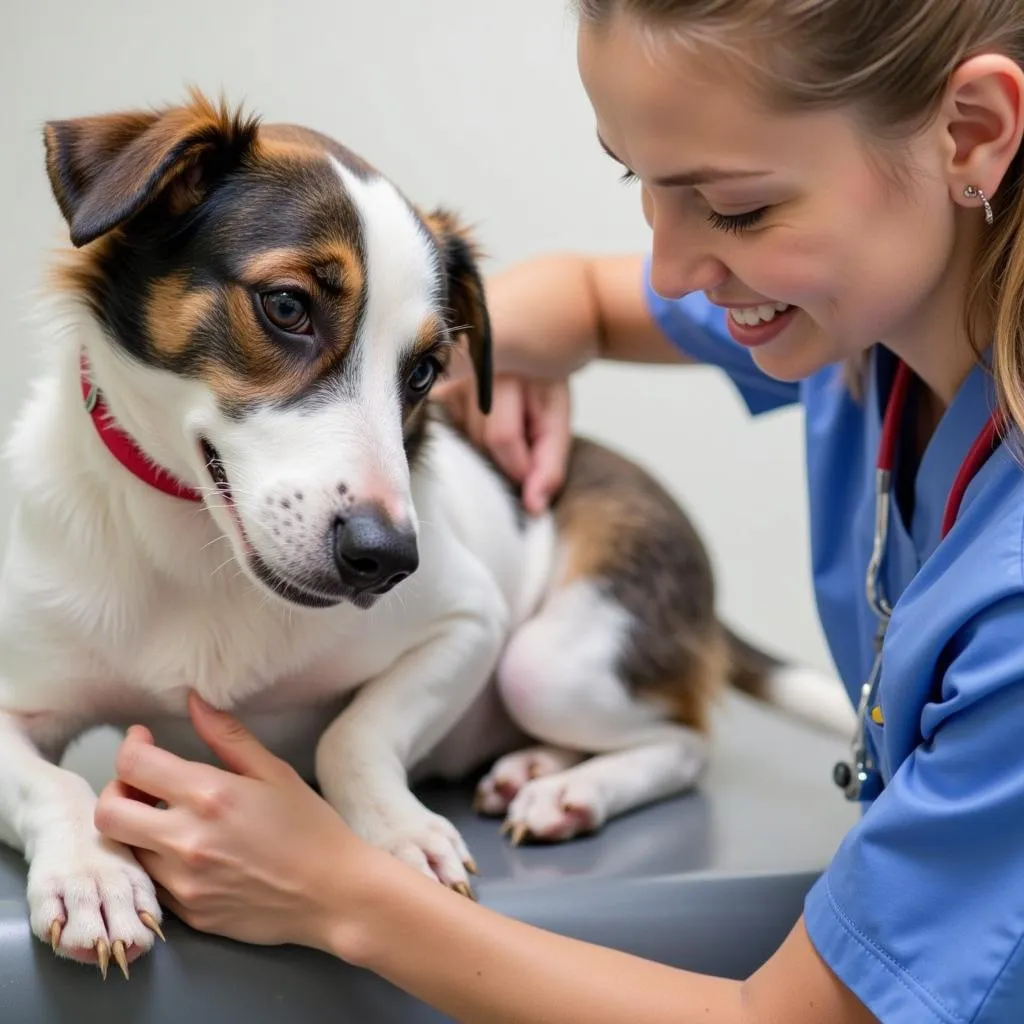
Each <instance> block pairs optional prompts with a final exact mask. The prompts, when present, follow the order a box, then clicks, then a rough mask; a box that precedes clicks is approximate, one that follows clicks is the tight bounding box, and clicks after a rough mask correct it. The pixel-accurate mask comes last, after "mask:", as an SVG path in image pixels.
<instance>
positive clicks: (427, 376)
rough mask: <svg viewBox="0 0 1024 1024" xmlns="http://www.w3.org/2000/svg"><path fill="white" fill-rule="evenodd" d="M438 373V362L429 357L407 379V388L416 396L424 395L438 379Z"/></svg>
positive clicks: (414, 368)
mask: <svg viewBox="0 0 1024 1024" xmlns="http://www.w3.org/2000/svg"><path fill="white" fill-rule="evenodd" d="M437 373H438V365H437V360H436V359H433V358H432V357H431V356H427V357H425V358H423V359H421V360H420V361H419V362H418V363H417V364H416V365H415V366H414V367H413V369H412V373H410V374H409V376H408V378H407V379H406V382H405V383H406V387H408V389H409V390H410V391H411V392H412V393H413V394H414V395H424V394H426V393H427V392H428V391H429V390H430V388H431V386H432V385H433V383H434V381H435V380H436V379H437Z"/></svg>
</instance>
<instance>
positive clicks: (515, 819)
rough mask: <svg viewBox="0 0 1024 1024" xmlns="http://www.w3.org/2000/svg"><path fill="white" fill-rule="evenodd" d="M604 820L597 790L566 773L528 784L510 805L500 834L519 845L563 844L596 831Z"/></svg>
mask: <svg viewBox="0 0 1024 1024" xmlns="http://www.w3.org/2000/svg"><path fill="white" fill-rule="evenodd" d="M605 817H606V811H605V808H604V805H603V801H602V799H601V793H600V790H599V789H598V787H597V786H596V785H595V784H594V783H593V782H592V781H590V780H588V779H587V778H586V777H580V776H578V775H574V773H572V772H565V773H559V774H555V775H548V776H546V777H544V778H537V779H533V780H531V781H530V782H527V783H526V785H524V786H523V788H522V789H520V790H519V792H518V793H517V794H516V796H515V798H514V799H513V800H512V802H511V804H509V808H508V813H507V814H506V815H505V821H504V824H503V825H502V827H501V831H502V833H503V834H506V835H509V836H511V841H512V843H513V845H516V846H518V845H519V844H520V843H521V842H523V840H524V839H538V840H541V841H543V842H564V841H565V840H567V839H572V838H574V837H575V836H579V835H584V834H586V833H588V832H596V831H597V830H598V829H599V828H600V827H601V826H602V825H603V824H604V821H605Z"/></svg>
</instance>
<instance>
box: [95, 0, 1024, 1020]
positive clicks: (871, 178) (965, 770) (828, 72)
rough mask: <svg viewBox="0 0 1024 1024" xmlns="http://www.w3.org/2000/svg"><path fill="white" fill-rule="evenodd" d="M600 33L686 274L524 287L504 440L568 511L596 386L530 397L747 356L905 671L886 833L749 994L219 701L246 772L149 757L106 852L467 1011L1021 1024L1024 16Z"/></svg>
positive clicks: (869, 696)
mask: <svg viewBox="0 0 1024 1024" xmlns="http://www.w3.org/2000/svg"><path fill="white" fill-rule="evenodd" d="M579 7H580V28H579V65H580V71H581V74H582V78H583V81H584V84H585V86H586V89H587V93H588V95H589V97H590V100H591V102H592V104H593V107H594V111H595V114H596V122H597V131H598V135H599V138H600V141H601V144H602V145H603V147H604V148H605V149H606V150H607V151H608V153H609V154H611V155H612V156H613V159H615V160H616V161H617V162H618V163H619V164H621V165H622V168H623V171H624V176H625V177H626V178H627V179H629V180H633V179H637V180H638V181H639V184H640V190H641V196H642V202H643V209H644V214H645V216H646V218H647V221H648V223H649V224H650V226H651V228H652V229H653V250H652V253H651V256H650V261H649V266H648V265H647V264H646V263H645V262H644V261H641V260H640V259H634V260H632V261H630V260H621V261H610V262H609V261H600V262H594V263H589V264H588V263H584V262H581V261H572V260H567V261H564V262H561V263H560V264H559V266H560V268H561V269H560V270H559V272H558V274H550V273H548V271H549V270H551V266H550V265H549V266H547V267H541V268H540V269H538V268H536V267H535V268H532V269H531V268H526V269H520V270H519V271H514V272H512V273H511V274H510V275H507V276H506V277H505V278H502V279H499V280H497V281H496V282H494V283H493V286H492V300H493V304H494V311H495V320H496V323H497V326H498V352H497V362H498V366H499V368H500V369H502V370H504V371H505V372H506V373H507V374H510V375H511V376H509V377H508V378H506V379H505V381H504V383H503V388H502V392H501V393H502V395H503V396H504V397H503V402H504V405H503V409H504V410H505V412H504V413H498V414H496V416H495V419H494V422H493V424H492V425H491V427H489V428H488V429H489V431H490V435H489V442H490V444H491V447H492V449H493V450H495V452H496V453H497V454H499V457H500V458H502V460H503V461H504V462H505V464H507V465H508V466H509V467H510V470H511V471H512V472H513V473H514V474H515V475H517V476H518V477H519V478H520V479H524V480H526V482H527V486H528V491H527V498H528V501H529V502H530V503H531V505H533V506H534V507H537V506H539V505H540V504H542V503H543V501H544V497H545V493H550V488H551V486H552V485H553V484H554V483H557V478H558V473H559V466H560V460H561V459H562V458H563V457H564V435H565V400H564V396H565V393H564V389H562V388H560V387H559V386H558V385H557V384H555V385H552V384H550V383H549V384H547V385H541V384H536V383H533V384H531V383H529V382H524V381H523V380H521V379H520V378H521V377H528V378H546V379H547V380H548V381H551V380H556V381H557V379H558V378H559V376H560V375H564V374H565V373H567V372H569V371H571V370H572V369H574V368H575V367H577V366H579V365H582V364H583V363H585V362H586V361H587V360H588V359H590V358H595V357H598V356H604V357H606V358H628V359H637V360H648V361H658V360H670V359H675V358H683V359H689V360H700V361H705V362H713V363H717V364H718V365H720V366H722V367H723V368H724V370H725V372H726V373H728V374H729V375H730V377H731V378H732V379H733V381H734V382H735V383H736V385H737V386H738V387H739V388H740V390H741V392H742V393H743V395H744V396H745V398H746V400H747V402H748V404H749V406H750V408H751V409H752V411H754V412H759V411H761V410H763V409H767V408H772V407H775V406H778V405H780V404H782V403H786V402H801V403H802V404H803V406H804V409H805V413H806V419H807V431H808V436H807V447H808V479H809V489H810V500H811V525H812V538H811V539H812V544H813V549H814V558H813V564H814V582H815V588H816V596H817V600H818V606H819V609H820V613H821V616H822V621H823V624H824V627H825V631H826V635H827V637H828V639H829V642H830V644H831V648H832V652H833V655H834V657H835V660H836V663H837V665H838V667H839V669H840V672H841V674H842V676H843V679H844V680H845V682H846V684H847V687H848V689H849V691H850V694H851V698H852V699H853V700H854V702H855V703H860V702H861V696H862V683H863V682H864V680H865V679H869V680H874V678H875V674H874V672H873V666H874V665H875V656H876V645H877V646H878V647H879V649H880V651H881V674H880V676H879V677H878V680H877V686H875V685H869V686H868V687H867V689H866V691H864V697H865V699H864V701H863V721H864V729H865V743H864V756H863V757H862V758H861V763H859V764H857V765H854V766H852V768H851V770H850V771H849V772H848V773H847V774H846V775H845V776H844V777H841V778H839V779H838V780H837V781H839V782H840V783H841V784H843V785H844V786H845V787H846V788H847V789H848V793H849V795H850V796H852V797H856V798H859V799H860V800H862V801H863V804H864V814H863V816H862V818H861V820H860V821H859V822H858V824H857V825H856V826H855V827H854V828H853V829H852V830H851V831H850V833H849V835H848V836H847V837H846V839H845V840H844V842H843V843H842V845H841V847H840V849H839V851H838V852H837V854H836V856H835V858H834V860H833V862H832V863H831V864H830V865H829V867H828V869H827V870H826V871H825V872H824V874H823V876H822V877H821V879H820V880H819V881H818V882H817V884H816V885H815V886H814V887H813V888H812V890H811V891H810V892H809V894H808V896H807V900H806V904H805V908H804V914H803V916H802V917H801V919H800V920H799V921H798V922H797V923H796V925H795V927H794V928H793V930H792V932H791V934H790V935H789V937H788V938H787V939H786V941H785V942H784V943H783V945H782V946H781V947H780V949H779V950H778V951H777V952H776V953H775V954H774V955H773V956H772V957H771V958H770V959H769V960H768V962H767V963H765V964H764V966H763V967H762V968H760V969H759V970H758V971H757V972H756V973H755V974H754V975H753V976H752V977H750V978H749V979H746V980H744V981H742V982H734V981H730V980H724V979H717V978H712V977H704V976H698V975H694V974H690V973H687V972H682V971H677V970H673V969H670V968H667V967H664V966H659V965H656V964H653V963H647V962H645V961H642V960H638V959H636V958H632V957H629V956H625V955H622V954H619V953H616V952H612V951H608V950H603V949H600V948H596V947H593V946H589V945H586V944H582V943H579V942H575V941H573V940H569V939H564V938H560V937H557V936H554V935H549V934H546V933H543V932H539V931H537V930H535V929H533V928H530V927H528V926H526V925H523V924H520V923H517V922H514V921H511V920H508V919H505V918H502V917H500V916H498V915H496V914H494V913H493V912H491V911H489V910H487V909H486V908H483V907H480V906H477V905H474V904H471V903H470V902H469V901H466V900H464V899H462V898H461V897H458V896H455V895H453V894H451V893H450V892H447V891H446V890H444V889H442V888H441V887H440V886H437V885H436V884H431V883H430V882H428V881H426V880H424V879H422V878H420V877H419V876H418V875H417V874H416V873H415V872H413V871H412V870H410V869H407V868H405V867H403V866H402V865H400V864H399V863H397V862H396V861H395V860H394V859H392V858H388V857H387V856H385V855H381V854H379V853H377V852H376V851H374V850H371V849H369V848H367V847H366V846H365V845H363V844H362V843H360V842H359V841H358V840H357V839H355V838H354V837H353V836H352V834H351V833H350V832H349V831H348V830H347V829H346V828H345V827H344V825H342V824H341V823H340V822H339V821H338V820H337V818H336V816H335V815H334V814H333V813H331V812H330V811H329V809H328V808H327V807H326V806H325V805H324V804H323V803H322V802H320V801H319V800H318V799H317V797H316V796H315V795H313V794H312V793H311V792H309V791H308V790H307V789H306V788H305V787H304V786H303V785H302V784H301V783H300V782H299V781H298V780H297V779H296V778H295V777H294V775H293V774H292V773H291V772H290V771H289V770H288V769H286V768H285V767H284V766H283V765H281V764H280V763H279V762H277V761H276V760H274V759H273V758H271V757H270V756H269V755H268V754H267V752H266V751H264V750H262V749H261V748H260V747H259V746H258V745H257V744H256V743H255V742H254V741H253V740H252V739H251V738H249V737H248V736H247V735H246V734H245V733H244V732H243V731H242V730H241V729H240V728H239V727H238V726H237V724H236V723H234V722H233V721H232V720H230V719H228V718H225V717H224V716H222V715H216V714H214V713H212V712H210V711H209V710H208V709H205V708H203V707H201V706H200V705H199V704H198V702H194V703H193V715H194V719H195V723H196V728H197V729H198V730H199V732H200V733H201V734H202V735H203V737H204V738H205V739H206V740H207V742H208V743H209V744H210V745H211V747H213V749H214V750H215V751H216V752H217V753H218V754H220V755H221V757H222V758H224V759H225V761H226V763H227V764H228V766H229V767H231V768H232V769H234V771H235V772H237V773H238V774H232V773H230V772H219V771H217V770H215V769H211V768H206V767H201V766H199V765H193V764H189V763H185V762H182V761H179V760H177V759H175V758H172V757H171V756H170V755H168V754H167V753H166V752H164V751H161V750H158V749H157V748H155V747H154V746H153V745H152V744H151V743H150V742H149V737H148V736H147V735H146V734H145V733H144V731H141V730H137V729H136V730H133V731H132V733H131V734H130V735H129V736H128V737H127V738H126V740H125V744H124V747H123V748H122V751H121V757H120V759H119V775H120V777H119V780H118V781H117V782H116V783H114V784H113V785H112V786H111V787H109V788H108V790H107V791H106V792H105V793H104V794H103V797H102V799H101V801H100V803H99V807H98V811H97V824H98V827H99V828H100V829H101V831H103V832H105V833H106V834H108V835H110V836H111V837H113V838H114V839H118V840H120V841H122V842H125V843H128V844H129V845H131V846H133V847H135V848H136V849H137V850H138V851H139V858H140V860H141V862H142V864H143V866H144V867H145V868H146V869H147V870H149V871H150V872H151V873H152V875H153V876H154V878H155V879H156V880H157V882H158V883H159V884H161V885H162V886H163V887H164V889H165V890H166V892H167V893H168V895H167V902H168V905H169V906H170V907H171V908H172V909H174V910H175V911H176V912H177V913H179V914H180V915H181V916H182V917H183V918H184V919H185V920H186V921H187V922H189V923H191V924H193V925H195V926H196V927H198V928H201V929H206V930H210V931H213V932H218V933H221V934H226V935H231V936H234V937H236V938H240V939H248V940H251V941H255V942H285V941H287V942H299V943H305V944H307V945H311V946H316V947H318V948H321V949H325V950H328V951H331V952H333V953H334V954H336V955H337V956H339V957H341V958H342V959H344V960H347V961H349V962H351V963H354V964H358V965H361V966H363V967H366V968H368V969H370V970H372V971H375V972H377V973H378V974H380V975H382V976H383V977H385V978H387V979H389V980H390V981H392V982H393V983H394V984H396V985H398V986H400V987H401V988H404V989H406V990H408V991H409V992H411V993H413V994H414V995H416V996H418V997H420V998H421V999H424V1000H425V1001H427V1002H428V1003H431V1004H432V1005H434V1006H436V1007H438V1008H439V1009H440V1010H442V1011H443V1012H446V1013H448V1014H449V1015H451V1016H452V1017H454V1018H456V1019H458V1020H463V1021H488V1022H500V1021H510V1022H511V1021H545V1022H552V1024H555V1022H559V1021H570V1020H571V1021H578V1020H585V1021H587V1022H588V1024H601V1022H604V1021H608V1022H611V1021H615V1022H620V1021H630V1022H637V1024H641V1022H647V1021H650V1022H655V1021H669V1020H671V1021H676V1022H679V1021H702V1022H710V1021H737V1022H738V1021H776V1020H778V1021H787V1022H790V1024H802V1022H807V1024H810V1022H824V1021H839V1022H859V1021H866V1020H871V1019H874V1016H877V1017H878V1018H880V1019H882V1020H885V1021H893V1022H904V1021H906V1022H910V1021H914V1022H919V1021H945V1022H953V1021H966V1020H971V1021H977V1022H1003V1021H1011V1020H1014V1021H1016V1020H1020V1019H1021V1016H1022V1013H1024V1010H1022V1009H1021V1007H1024V943H1022V941H1021V939H1022V936H1024V855H1022V854H1021V851H1022V850H1024V744H1022V743H1021V742H1020V735H1021V731H1022V730H1021V724H1020V723H1021V722H1024V643H1022V642H1021V637H1022V636H1024V558H1022V555H1024V548H1022V535H1024V476H1022V474H1021V470H1020V465H1019V463H1018V461H1017V459H1016V455H1017V449H1016V446H1017V444H1018V443H1019V442H1018V436H1019V431H1020V428H1021V426H1022V425H1024V322H1022V317H1024V232H1022V230H1021V227H1022V223H1024V190H1022V175H1021V157H1020V147H1021V136H1022V130H1024V71H1022V66H1021V65H1022V62H1024V2H1022V0H900V2H898V3H894V2H893V0H583V2H581V3H580V4H579ZM559 275H561V276H559ZM534 282H536V283H534ZM523 289H525V294H526V295H527V296H528V301H523V300H522V298H521V297H520V296H521V295H522V294H523ZM726 310H727V312H726ZM538 311H540V312H538ZM533 316H537V317H540V316H543V317H544V318H546V319H539V320H537V322H536V323H532V322H527V318H529V317H533ZM524 409H525V410H527V412H528V413H529V417H528V420H529V422H528V423H527V424H526V426H525V427H524V426H523V423H524V418H523V415H522V413H523V410H524ZM545 410H546V411H547V418H545ZM509 411H511V412H510V413H509ZM994 413H995V414H994ZM502 423H506V424H508V423H511V425H512V429H511V433H509V432H508V430H507V429H506V430H505V432H504V434H503V431H502V428H501V424H502ZM545 424H546V427H545ZM471 428H473V425H472V424H471ZM473 429H479V425H477V427H476V428H473ZM538 436H539V437H540V438H541V441H540V442H539V443H538V444H537V446H536V448H531V446H530V445H531V444H532V440H531V441H530V443H527V442H526V441H524V440H523V438H528V439H534V438H537V437H538ZM510 437H511V439H512V440H511V443H509V438H510ZM487 441H488V436H485V442H487ZM1000 442H1001V443H1000ZM876 468H877V469H878V470H879V472H876ZM876 483H877V484H878V486H879V494H880V496H881V497H880V498H877V499H876ZM876 500H877V501H878V502H879V504H878V510H879V512H880V513H881V514H880V516H879V517H878V519H877V520H876ZM876 522H877V523H880V524H881V525H882V526H884V527H885V529H884V532H883V536H882V538H880V540H881V542H880V543H879V545H878V549H877V551H876V550H874V547H873V544H874V540H875V530H876ZM873 555H882V556H883V557H882V558H881V561H880V563H879V560H878V559H876V558H873ZM869 565H870V566H872V568H873V569H877V573H876V574H875V575H874V576H872V578H871V585H869V586H868V588H867V592H866V591H865V571H866V570H867V569H868V567H869ZM876 582H877V586H875V583H876ZM876 613H877V614H876ZM890 614H891V624H890V625H889V628H888V630H887V631H882V630H880V629H879V624H880V623H882V624H884V623H886V622H888V620H889V616H890ZM140 793H141V794H143V795H144V796H146V797H148V798H149V799H152V798H159V799H162V800H164V801H166V803H167V805H168V808H167V809H166V810H157V809H155V808H153V807H151V806H148V804H147V801H146V799H142V800H140V799H137V797H138V796H139V794H140ZM196 794H201V795H202V796H203V798H202V799H198V798H197V796H196ZM211 796H212V799H210V797H211ZM133 797H135V799H133ZM282 837H287V838H286V839H284V838H282ZM684 926H685V923H684V922H682V921H681V922H680V927H684ZM421 936H428V937H429V938H427V939H423V938H421Z"/></svg>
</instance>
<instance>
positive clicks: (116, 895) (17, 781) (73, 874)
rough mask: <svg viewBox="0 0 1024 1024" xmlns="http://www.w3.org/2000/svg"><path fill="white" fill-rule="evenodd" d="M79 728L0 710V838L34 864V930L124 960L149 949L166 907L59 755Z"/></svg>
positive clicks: (62, 948) (94, 958)
mask: <svg viewBox="0 0 1024 1024" xmlns="http://www.w3.org/2000/svg"><path fill="white" fill-rule="evenodd" d="M79 726H80V723H73V722H69V721H67V720H65V719H63V718H62V717H61V716H57V715H48V714H39V715H33V716H21V715H16V714H11V713H7V712H0V840H2V841H3V842H4V843H5V844H6V845H8V846H11V847H13V848H14V849H16V850H18V851H20V852H21V853H23V854H24V856H25V860H26V861H27V862H28V865H29V871H28V891H27V897H28V904H29V916H30V922H31V927H32V931H33V932H34V933H35V934H36V936H37V937H38V938H40V939H41V940H42V941H44V942H46V943H48V944H49V945H50V946H51V947H52V948H53V951H54V952H55V953H57V954H58V955H60V956H65V957H69V958H70V959H73V960H78V961H80V962H81V963H87V964H98V965H99V967H100V970H101V971H102V973H103V975H104V977H106V973H107V965H108V964H109V962H110V958H111V956H113V958H114V959H115V960H116V961H117V963H118V964H119V966H120V967H121V970H122V971H123V972H124V974H125V976H126V977H127V975H128V964H129V962H130V961H132V960H133V959H135V958H136V957H138V956H140V955H142V954H143V953H145V952H146V951H147V950H149V949H150V947H151V946H152V945H153V935H154V932H158V931H159V925H160V920H161V913H160V905H159V903H158V902H157V898H156V892H155V890H154V887H153V883H152V882H151V881H150V879H149V876H148V875H147V874H146V873H145V871H143V870H142V868H141V867H140V866H139V863H138V861H136V860H135V858H134V857H133V856H132V853H131V851H130V850H128V849H127V848H126V847H123V846H120V845H119V844H116V843H111V842H109V841H108V840H106V839H105V838H104V837H102V836H100V835H99V833H98V832H97V831H96V828H95V826H94V824H93V809H94V807H95V804H96V795H95V793H94V792H93V790H92V788H91V787H90V785H89V783H88V782H86V780H85V779H83V778H82V777H81V776H80V775H76V774H75V773H74V772H70V771H67V770H66V769H64V768H61V767H59V766H58V765H57V764H54V763H53V762H52V761H50V760H47V758H46V757H44V755H43V752H42V751H41V749H40V745H42V746H44V747H45V748H46V749H47V750H48V752H50V753H52V754H53V756H54V757H55V758H56V757H57V756H59V752H60V751H61V750H62V749H63V748H64V745H65V744H66V742H67V740H68V739H69V738H70V736H71V735H72V733H73V732H76V731H78V727H79Z"/></svg>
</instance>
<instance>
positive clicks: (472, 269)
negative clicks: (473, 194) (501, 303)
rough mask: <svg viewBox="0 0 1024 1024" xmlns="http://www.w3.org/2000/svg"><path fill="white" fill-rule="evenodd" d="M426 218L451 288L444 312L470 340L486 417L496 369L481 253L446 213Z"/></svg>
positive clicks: (482, 410)
mask: <svg viewBox="0 0 1024 1024" xmlns="http://www.w3.org/2000/svg"><path fill="white" fill-rule="evenodd" d="M424 219H425V221H426V223H427V225H428V226H429V228H430V230H431V231H432V232H433V233H434V238H435V239H436V240H437V244H438V247H439V249H440V251H441V260H442V262H443V265H444V271H445V278H446V280H447V286H448V295H447V299H446V302H445V306H446V309H445V312H446V313H447V314H448V316H449V317H450V318H451V319H450V325H451V328H452V330H453V331H454V333H456V334H466V335H468V337H469V354H470V356H471V357H472V360H473V368H474V370H475V371H476V382H477V391H476V395H477V404H478V405H479V406H480V411H481V412H483V413H485V414H486V413H489V412H490V411H491V393H492V391H493V388H494V366H493V355H492V347H491V320H490V317H489V316H488V313H487V301H486V297H485V295H484V283H483V279H482V278H481V276H480V270H479V267H478V262H479V259H480V253H479V250H478V249H477V247H476V244H475V243H474V241H473V239H472V238H471V237H470V233H469V231H468V230H467V229H466V228H465V227H463V226H462V225H461V224H460V223H459V222H458V220H457V219H456V217H455V216H454V215H453V214H451V213H450V212H448V211H447V210H442V209H438V210H434V211H433V212H432V213H429V214H427V216H426V217H425V218H424Z"/></svg>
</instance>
